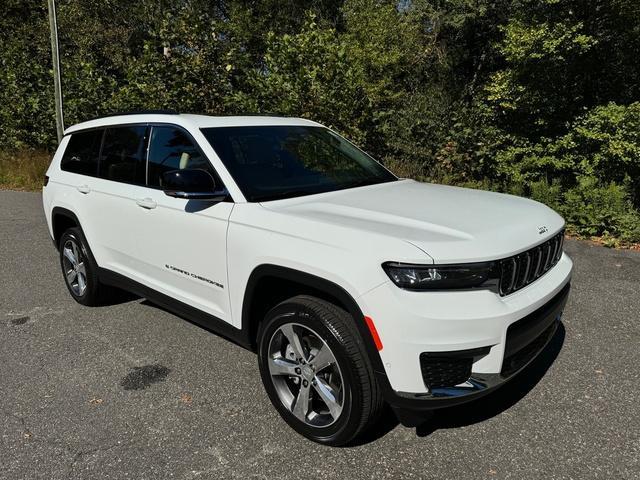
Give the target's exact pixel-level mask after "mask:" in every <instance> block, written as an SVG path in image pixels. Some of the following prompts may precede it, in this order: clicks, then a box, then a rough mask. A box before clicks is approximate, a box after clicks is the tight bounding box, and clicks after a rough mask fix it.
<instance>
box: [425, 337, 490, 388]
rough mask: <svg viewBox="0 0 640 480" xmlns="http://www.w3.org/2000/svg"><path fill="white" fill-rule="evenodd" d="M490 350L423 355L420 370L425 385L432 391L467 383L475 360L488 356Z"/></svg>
mask: <svg viewBox="0 0 640 480" xmlns="http://www.w3.org/2000/svg"><path fill="white" fill-rule="evenodd" d="M489 350H490V349H489V347H481V348H474V349H471V350H459V351H453V352H423V353H421V354H420V368H421V370H422V379H423V380H424V384H425V385H426V386H427V388H429V389H430V390H432V389H434V388H444V387H455V386H456V385H460V384H461V383H464V382H466V381H467V380H468V379H469V377H470V376H471V366H472V365H473V360H474V358H475V357H479V356H483V355H486V354H488V353H489Z"/></svg>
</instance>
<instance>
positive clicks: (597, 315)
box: [0, 191, 640, 479]
mask: <svg viewBox="0 0 640 480" xmlns="http://www.w3.org/2000/svg"><path fill="white" fill-rule="evenodd" d="M0 241H1V242H2V243H1V245H2V247H1V250H0V478H1V479H27V478H28V479H39V478H42V479H62V478H65V479H66V478H70V479H76V478H92V479H93V478H136V479H164V478H177V479H196V478H201V479H209V478H211V479H224V478H243V479H315V478H323V479H324V478H335V479H343V478H345V479H347V478H348V479H365V478H393V479H402V478H425V479H427V478H434V479H436V478H437V479H467V478H473V479H475V478H480V479H483V478H489V479H508V478H509V479H528V478H540V479H543V478H544V479H555V478H563V479H592V478H603V479H605V478H606V479H640V373H639V370H640V253H638V252H631V251H617V250H611V249H606V248H603V247H599V246H594V245H592V244H590V243H587V242H579V241H568V242H567V243H566V251H567V252H568V254H569V255H570V256H571V257H572V259H573V260H574V263H575V271H574V277H573V289H572V292H571V295H570V298H569V302H568V304H567V308H566V310H565V314H564V316H563V325H562V328H560V329H559V331H558V332H557V334H556V336H555V337H554V339H553V340H552V343H551V345H550V347H549V348H548V349H547V350H546V351H545V352H544V354H543V355H542V356H541V357H540V358H539V359H538V360H537V361H536V362H535V363H534V364H532V365H531V366H530V367H529V368H528V369H527V370H525V371H524V372H523V373H522V374H521V375H520V376H519V377H518V378H517V379H515V380H513V381H512V382H510V383H509V384H507V385H506V386H505V387H503V388H502V389H500V390H499V391H498V392H497V393H495V394H494V395H491V396H488V397H485V398H484V399H481V400H478V401H477V402H475V403H472V404H468V405H466V406H462V407H457V408H451V409H447V410H443V411H440V412H439V413H438V414H437V415H436V416H435V417H434V418H433V419H432V420H431V421H429V422H427V423H426V424H425V425H422V426H420V427H419V428H417V429H416V428H413V429H410V428H405V427H402V426H401V425H398V424H397V422H396V421H394V419H393V417H392V416H391V415H389V414H388V415H386V417H385V419H384V421H383V422H382V423H381V425H380V428H379V429H378V430H377V431H376V432H374V434H372V435H371V436H369V437H368V438H365V439H364V440H363V441H362V442H360V444H358V445H356V446H352V447H348V448H330V447H323V446H319V445H316V444H314V443H311V442H309V441H307V440H305V439H304V438H302V437H300V436H298V435H297V434H296V433H295V432H294V431H292V430H291V429H290V428H289V427H288V426H287V425H286V424H285V423H284V421H282V420H281V419H280V417H279V416H278V415H277V413H276V412H275V410H274V409H273V408H272V406H271V404H270V402H269V400H268V398H267V396H266V394H265V393H264V391H263V388H262V384H261V382H260V378H259V374H258V369H257V361H256V358H255V356H254V354H252V353H250V352H248V351H245V350H243V349H242V348H240V347H238V346H236V345H234V344H232V343H229V342H228V341H226V340H224V339H222V338H220V337H218V336H216V335H214V334H212V333H210V332H208V331H206V330H204V329H202V328H200V327H198V326H196V325H194V324H191V323H189V322H187V321H185V320H182V319H180V318H179V317H176V316H175V315H172V314H170V313H168V312H165V311H164V310H162V309H160V308H158V307H156V306H155V305H153V304H151V303H149V302H147V301H145V300H143V299H129V300H128V301H125V302H123V303H119V304H117V305H112V306H107V307H99V308H87V307H83V306H81V305H78V304H76V303H75V302H74V301H73V300H72V299H71V297H70V296H69V294H68V293H67V291H66V287H65V285H64V283H63V278H62V274H61V272H60V268H59V264H58V257H57V252H56V251H55V249H54V247H53V245H52V243H51V240H50V238H49V235H48V232H47V228H46V225H45V220H44V215H43V212H42V206H41V199H40V195H39V194H37V193H23V192H8V191H1V192H0Z"/></svg>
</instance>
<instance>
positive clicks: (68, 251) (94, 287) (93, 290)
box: [59, 227, 107, 306]
mask: <svg viewBox="0 0 640 480" xmlns="http://www.w3.org/2000/svg"><path fill="white" fill-rule="evenodd" d="M59 251H60V266H61V267H62V274H63V275H64V280H65V283H66V285H67V288H68V290H69V293H70V294H71V296H72V297H73V299H74V300H75V301H76V302H78V303H81V304H82V305H87V306H95V305H99V304H101V303H102V301H103V300H104V297H105V294H106V290H107V289H106V287H105V286H103V285H101V284H100V282H99V280H98V266H97V265H96V262H95V260H94V259H93V255H92V254H91V250H89V246H88V245H87V241H86V240H85V238H84V235H83V234H82V230H80V228H78V227H73V228H70V229H68V230H66V231H65V232H64V233H63V234H62V237H61V238H60V245H59Z"/></svg>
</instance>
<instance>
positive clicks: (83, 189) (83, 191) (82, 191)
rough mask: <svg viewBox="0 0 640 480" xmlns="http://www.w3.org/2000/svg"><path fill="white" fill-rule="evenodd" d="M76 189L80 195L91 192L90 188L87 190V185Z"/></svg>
mask: <svg viewBox="0 0 640 480" xmlns="http://www.w3.org/2000/svg"><path fill="white" fill-rule="evenodd" d="M76 188H77V189H78V191H79V192H80V193H84V194H87V193H89V192H90V191H91V188H89V185H78V186H77V187H76Z"/></svg>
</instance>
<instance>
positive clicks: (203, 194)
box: [162, 168, 229, 202]
mask: <svg viewBox="0 0 640 480" xmlns="http://www.w3.org/2000/svg"><path fill="white" fill-rule="evenodd" d="M162 188H163V189H164V193H165V194H166V195H169V196H170V197H174V198H183V199H185V200H210V201H214V202H222V201H223V200H225V199H226V198H227V196H228V195H229V193H228V192H227V191H226V190H225V189H221V190H218V191H216V182H215V181H214V180H213V177H212V176H211V174H209V172H207V171H205V170H200V169H195V168H194V169H184V170H170V171H168V172H165V173H163V174H162Z"/></svg>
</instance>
